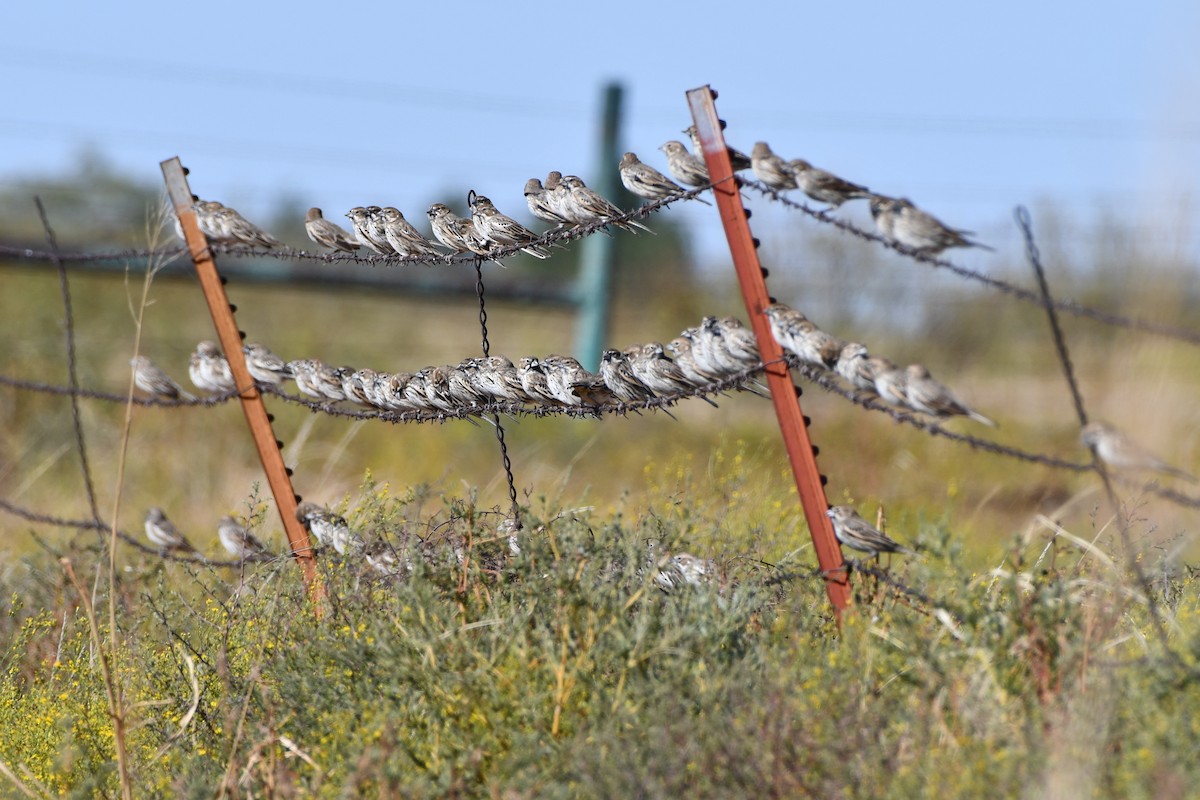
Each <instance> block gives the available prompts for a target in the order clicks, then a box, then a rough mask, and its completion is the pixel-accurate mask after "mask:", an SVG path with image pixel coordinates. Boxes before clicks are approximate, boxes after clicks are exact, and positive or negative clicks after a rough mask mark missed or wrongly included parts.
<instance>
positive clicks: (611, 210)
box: [562, 175, 654, 233]
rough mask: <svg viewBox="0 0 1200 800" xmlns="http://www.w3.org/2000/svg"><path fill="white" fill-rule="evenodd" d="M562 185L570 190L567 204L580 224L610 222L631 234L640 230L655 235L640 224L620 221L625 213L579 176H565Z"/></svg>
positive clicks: (631, 221)
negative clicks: (589, 186)
mask: <svg viewBox="0 0 1200 800" xmlns="http://www.w3.org/2000/svg"><path fill="white" fill-rule="evenodd" d="M562 183H563V185H564V186H566V187H567V189H569V190H570V194H569V195H567V199H566V201H565V202H566V203H567V204H568V208H569V209H570V211H571V213H572V214H573V215H574V218H575V219H576V220H577V221H579V222H580V223H582V224H587V223H589V222H608V223H611V224H613V225H616V226H617V227H618V228H621V229H622V230H626V231H629V232H630V233H637V231H636V230H634V228H640V229H641V230H644V231H646V232H647V233H654V231H652V230H650V229H649V228H647V227H646V226H645V225H643V224H641V223H640V222H635V221H633V220H620V219H619V217H622V216H624V215H625V212H624V211H622V210H621V209H619V208H617V206H615V205H614V204H613V203H612V202H610V201H609V200H607V199H606V198H604V197H601V196H600V195H599V194H597V193H596V192H595V191H593V190H591V189H589V188H588V187H587V186H586V185H585V184H584V182H583V179H582V178H580V177H579V176H577V175H564V176H563V177H562Z"/></svg>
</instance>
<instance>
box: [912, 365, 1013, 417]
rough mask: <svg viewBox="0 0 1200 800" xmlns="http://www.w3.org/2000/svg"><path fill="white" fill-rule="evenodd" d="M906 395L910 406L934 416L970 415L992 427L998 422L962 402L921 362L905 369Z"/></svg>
mask: <svg viewBox="0 0 1200 800" xmlns="http://www.w3.org/2000/svg"><path fill="white" fill-rule="evenodd" d="M904 397H905V400H906V402H907V405H908V407H909V408H911V409H913V410H914V411H920V412H921V413H922V414H929V415H930V416H933V417H953V416H965V417H970V418H971V419H973V420H975V421H976V422H982V423H983V424H984V425H987V426H988V427H990V428H994V427H996V423H995V422H993V421H992V420H990V419H988V418H987V417H985V416H984V415H983V414H980V413H979V412H978V411H975V410H974V409H972V408H969V407H968V406H966V405H965V404H963V403H962V401H960V400H959V399H958V398H957V397H955V396H954V393H953V392H951V391H950V389H949V388H948V387H947V386H945V385H943V384H942V383H939V382H938V381H936V380H934V378H933V376H932V375H930V374H929V370H928V369H927V368H926V367H925V366H923V365H921V364H909V365H908V367H906V368H905V370H904Z"/></svg>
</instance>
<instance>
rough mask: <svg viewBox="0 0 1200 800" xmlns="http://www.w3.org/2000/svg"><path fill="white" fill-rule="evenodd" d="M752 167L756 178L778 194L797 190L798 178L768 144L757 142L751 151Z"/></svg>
mask: <svg viewBox="0 0 1200 800" xmlns="http://www.w3.org/2000/svg"><path fill="white" fill-rule="evenodd" d="M750 166H751V168H752V169H753V170H754V176H755V177H756V178H758V179H759V180H760V181H762V182H763V183H765V184H766V185H767V186H770V187H771V188H772V189H774V190H775V191H777V192H782V191H787V190H788V189H795V188H796V176H795V175H793V174H792V171H791V169H789V168H788V164H787V162H786V161H784V160H783V159H782V158H780V157H779V156H777V155H775V153H774V152H772V150H771V146H770V145H769V144H767V143H766V142H755V143H754V149H753V150H752V151H750Z"/></svg>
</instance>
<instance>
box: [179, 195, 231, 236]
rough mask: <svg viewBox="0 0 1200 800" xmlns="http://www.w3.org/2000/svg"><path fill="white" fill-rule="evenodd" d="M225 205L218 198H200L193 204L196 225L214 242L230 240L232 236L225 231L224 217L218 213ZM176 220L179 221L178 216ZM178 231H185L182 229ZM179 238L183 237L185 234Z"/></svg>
mask: <svg viewBox="0 0 1200 800" xmlns="http://www.w3.org/2000/svg"><path fill="white" fill-rule="evenodd" d="M224 207H225V206H223V205H221V204H220V203H218V202H217V201H216V200H200V199H199V198H197V199H196V200H195V202H194V203H193V204H192V208H193V210H194V211H195V212H196V225H197V226H198V227H199V228H200V232H201V233H203V234H204V235H205V236H206V237H207V238H209V239H211V240H212V241H214V242H223V241H228V240H230V239H231V238H232V237H230V236H229V234H228V233H227V232H226V231H225V228H224V224H223V219H222V217H220V216H219V215H218V214H217V212H218V211H220V210H221V209H223V208H224ZM176 222H178V218H176ZM176 232H177V233H180V234H182V233H183V231H182V230H181V229H180V230H177V231H176ZM179 238H181V239H182V238H183V236H180V237H179Z"/></svg>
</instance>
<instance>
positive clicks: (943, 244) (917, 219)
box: [871, 194, 992, 256]
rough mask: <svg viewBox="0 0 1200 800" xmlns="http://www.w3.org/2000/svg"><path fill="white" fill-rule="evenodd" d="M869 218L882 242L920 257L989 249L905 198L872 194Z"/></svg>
mask: <svg viewBox="0 0 1200 800" xmlns="http://www.w3.org/2000/svg"><path fill="white" fill-rule="evenodd" d="M871 217H872V218H873V219H874V220H875V227H876V228H877V229H878V230H879V233H880V234H881V235H882V236H883V237H884V238H885V239H888V240H890V241H892V242H893V243H895V244H899V245H902V246H904V247H907V248H909V249H911V250H913V251H914V252H916V253H919V254H921V255H928V256H934V255H937V254H938V253H941V252H942V251H943V250H945V249H946V248H948V247H979V248H982V249H984V250H991V249H992V248H990V247H988V246H987V245H986V244H980V243H979V242H976V241H972V240H971V239H969V238H967V237H968V236H972V235H974V234H972V233H971V232H970V231H964V230H958V229H955V228H951V227H949V226H947V225H946V224H945V223H943V222H942V221H941V220H939V219H937V218H936V217H934V216H933V215H932V214H930V213H928V212H926V211H922V210H921V209H919V208H917V207H916V206H915V205H913V203H912V201H911V200H908V199H907V198H903V197H901V198H895V197H885V196H883V195H878V194H876V195H872V196H871Z"/></svg>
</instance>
